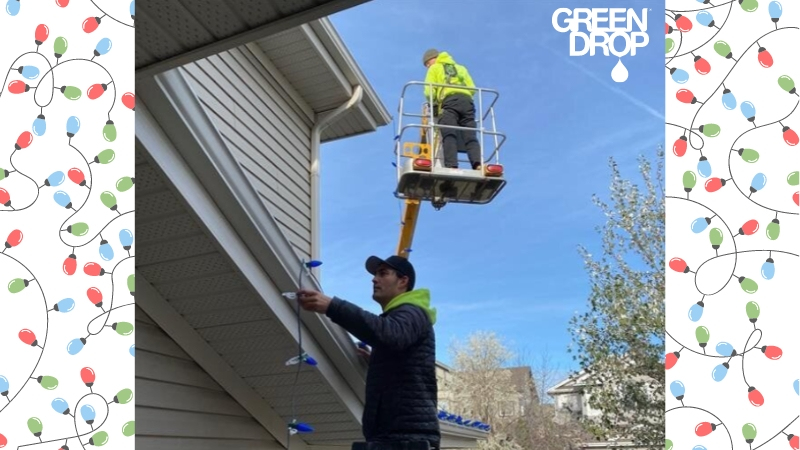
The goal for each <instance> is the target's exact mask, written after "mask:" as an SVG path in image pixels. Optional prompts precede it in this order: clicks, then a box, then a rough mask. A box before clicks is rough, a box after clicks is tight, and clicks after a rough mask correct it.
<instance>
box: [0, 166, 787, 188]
mask: <svg viewBox="0 0 800 450" xmlns="http://www.w3.org/2000/svg"><path fill="white" fill-rule="evenodd" d="M9 173H10V172H9V171H7V170H5V169H3V168H2V167H0V180H5V179H6V177H7V176H8V174H9ZM795 184H796V183H795Z"/></svg>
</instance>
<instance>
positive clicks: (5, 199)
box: [0, 188, 11, 206]
mask: <svg viewBox="0 0 800 450" xmlns="http://www.w3.org/2000/svg"><path fill="white" fill-rule="evenodd" d="M0 204H2V205H3V206H11V195H9V194H8V191H7V190H5V189H3V188H0Z"/></svg>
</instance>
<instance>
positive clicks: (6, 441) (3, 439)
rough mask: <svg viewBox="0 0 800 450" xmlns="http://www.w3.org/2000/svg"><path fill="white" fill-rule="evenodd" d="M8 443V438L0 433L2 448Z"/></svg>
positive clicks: (0, 445)
mask: <svg viewBox="0 0 800 450" xmlns="http://www.w3.org/2000/svg"><path fill="white" fill-rule="evenodd" d="M7 444H8V439H6V437H5V436H3V435H2V434H0V448H3V447H5V446H6V445H7Z"/></svg>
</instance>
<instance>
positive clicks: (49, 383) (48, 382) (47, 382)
mask: <svg viewBox="0 0 800 450" xmlns="http://www.w3.org/2000/svg"><path fill="white" fill-rule="evenodd" d="M36 381H38V382H39V384H41V385H42V387H43V388H45V389H47V390H48V391H52V390H53V389H55V388H57V387H58V380H57V379H56V377H51V376H49V375H45V376H41V377H39V378H37V379H36Z"/></svg>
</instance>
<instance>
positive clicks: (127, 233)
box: [119, 228, 133, 250]
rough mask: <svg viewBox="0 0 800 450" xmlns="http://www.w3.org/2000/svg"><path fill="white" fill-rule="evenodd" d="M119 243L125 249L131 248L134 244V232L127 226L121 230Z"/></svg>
mask: <svg viewBox="0 0 800 450" xmlns="http://www.w3.org/2000/svg"><path fill="white" fill-rule="evenodd" d="M119 243H120V244H122V248H124V249H125V250H130V249H131V246H132V245H133V232H132V231H131V230H129V229H127V228H125V229H122V230H119Z"/></svg>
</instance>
